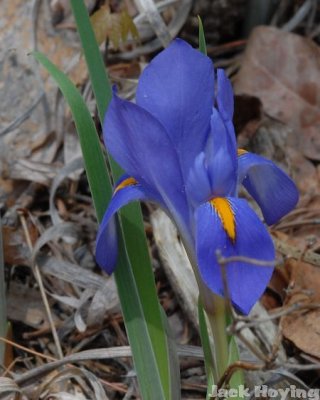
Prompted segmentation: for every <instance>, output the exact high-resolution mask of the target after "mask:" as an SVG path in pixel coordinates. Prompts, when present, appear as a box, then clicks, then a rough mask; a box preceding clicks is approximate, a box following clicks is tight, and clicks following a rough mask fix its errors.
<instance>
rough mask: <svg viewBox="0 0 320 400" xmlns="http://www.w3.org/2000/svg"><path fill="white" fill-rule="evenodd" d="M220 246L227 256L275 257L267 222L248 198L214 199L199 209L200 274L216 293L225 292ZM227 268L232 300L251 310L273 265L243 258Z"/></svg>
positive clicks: (271, 258)
mask: <svg viewBox="0 0 320 400" xmlns="http://www.w3.org/2000/svg"><path fill="white" fill-rule="evenodd" d="M214 202H215V203H214ZM217 250H219V251H220V252H221V254H222V256H224V257H230V256H245V257H248V258H252V259H256V260H261V261H273V260H274V259H275V251H274V246H273V243H272V240H271V237H270V235H269V234H268V232H267V230H266V228H265V226H264V225H263V224H262V222H261V221H260V220H259V218H258V217H257V215H256V214H255V213H254V211H253V210H252V209H251V208H250V207H249V205H248V204H247V202H246V201H245V200H242V199H237V198H231V197H229V198H226V199H222V198H220V199H214V200H213V201H211V202H208V203H205V204H203V205H201V206H200V207H199V208H198V209H197V211H196V252H197V258H198V263H199V270H200V274H201V276H202V279H203V281H204V282H205V284H206V285H207V286H208V287H209V288H210V289H211V290H212V291H213V292H214V293H216V294H218V295H221V296H223V295H224V285H223V280H222V274H221V267H220V265H219V264H218V261H217V255H216V251H217ZM225 268H226V277H227V285H228V290H229V293H230V296H231V300H232V302H233V304H234V305H235V307H236V308H237V309H239V310H240V311H241V312H243V313H244V314H248V313H249V312H250V310H251V308H252V307H253V306H254V304H255V303H256V302H257V301H258V299H259V298H260V296H261V295H262V294H263V292H264V290H265V288H266V286H267V284H268V282H269V280H270V278H271V275H272V271H273V268H271V267H267V266H258V265H252V264H251V263H250V264H249V263H247V262H242V261H241V262H231V263H228V264H227V265H226V267H225Z"/></svg>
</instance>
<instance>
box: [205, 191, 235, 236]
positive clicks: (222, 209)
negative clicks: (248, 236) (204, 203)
mask: <svg viewBox="0 0 320 400" xmlns="http://www.w3.org/2000/svg"><path fill="white" fill-rule="evenodd" d="M210 204H211V205H212V206H213V208H214V209H215V210H216V212H217V213H218V216H219V218H220V220H221V222H222V226H223V229H224V230H225V232H226V234H227V235H228V237H229V239H230V240H231V241H232V242H235V240H236V221H235V215H234V212H233V209H232V207H231V204H230V203H229V201H228V200H227V199H224V198H222V197H216V198H214V199H212V200H210Z"/></svg>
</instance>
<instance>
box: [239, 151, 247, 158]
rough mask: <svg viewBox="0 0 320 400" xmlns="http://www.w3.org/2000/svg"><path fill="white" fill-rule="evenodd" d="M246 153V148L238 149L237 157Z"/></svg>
mask: <svg viewBox="0 0 320 400" xmlns="http://www.w3.org/2000/svg"><path fill="white" fill-rule="evenodd" d="M246 153H248V152H247V150H244V149H238V157H240V156H242V155H243V154H246Z"/></svg>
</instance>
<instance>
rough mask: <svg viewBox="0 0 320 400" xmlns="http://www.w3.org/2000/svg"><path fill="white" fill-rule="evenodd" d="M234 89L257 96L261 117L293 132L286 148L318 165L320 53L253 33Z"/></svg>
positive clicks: (302, 43)
mask: <svg viewBox="0 0 320 400" xmlns="http://www.w3.org/2000/svg"><path fill="white" fill-rule="evenodd" d="M234 87H235V92H236V93H237V94H249V95H255V96H257V95H258V97H259V98H260V99H261V101H262V103H263V106H264V110H265V111H266V113H267V114H269V115H270V116H272V117H273V118H276V119H278V120H280V121H282V122H283V123H285V124H287V125H288V126H289V127H290V128H291V129H292V132H293V134H292V135H291V138H290V143H289V144H290V145H294V146H295V147H298V148H301V149H302V152H303V154H304V155H305V156H306V157H308V158H310V159H314V160H320V135H319V129H320V49H319V47H318V46H317V45H316V44H315V43H314V42H313V41H311V40H309V39H306V38H303V37H301V36H298V35H295V34H292V33H286V32H282V31H280V30H278V29H276V28H272V27H258V28H256V29H254V31H253V32H252V34H251V36H250V38H249V40H248V44H247V48H246V51H245V54H244V58H243V62H242V66H241V70H240V72H239V73H238V75H237V77H236V79H235V82H234Z"/></svg>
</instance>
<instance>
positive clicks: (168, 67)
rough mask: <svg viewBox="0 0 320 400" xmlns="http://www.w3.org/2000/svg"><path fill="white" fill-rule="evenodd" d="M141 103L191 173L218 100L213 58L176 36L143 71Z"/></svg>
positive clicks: (139, 86)
mask: <svg viewBox="0 0 320 400" xmlns="http://www.w3.org/2000/svg"><path fill="white" fill-rule="evenodd" d="M136 99H137V104H138V105H140V106H141V107H143V108H145V109H146V110H148V111H149V112H150V113H151V114H152V115H154V116H155V117H156V118H157V119H158V120H159V121H160V122H161V123H162V124H163V126H164V127H165V128H166V130H167V132H168V134H169V135H170V137H171V138H172V143H173V145H174V146H175V147H176V149H177V150H178V153H179V157H180V160H181V164H182V170H183V171H185V173H186V174H188V171H189V169H190V167H191V165H192V164H193V162H194V159H195V157H196V155H197V154H199V153H200V152H201V151H202V149H203V146H204V143H205V140H206V136H207V134H208V130H209V126H210V115H211V109H212V106H213V100H214V72H213V65H212V62H211V60H210V59H209V58H208V57H206V56H204V55H203V54H201V53H200V52H199V51H198V50H195V49H193V48H192V47H191V46H190V45H189V44H187V43H186V42H184V41H183V40H180V39H176V40H174V41H173V42H172V44H171V45H170V46H169V47H168V48H167V49H165V50H164V51H162V52H161V53H160V54H159V55H158V56H156V57H155V58H154V59H153V60H152V61H151V63H150V64H149V65H148V66H147V67H146V68H145V70H144V71H143V73H142V75H141V77H140V80H139V84H138V88H137V94H136Z"/></svg>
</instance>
